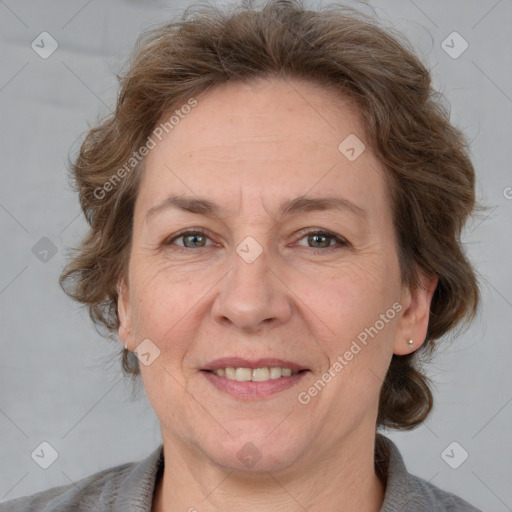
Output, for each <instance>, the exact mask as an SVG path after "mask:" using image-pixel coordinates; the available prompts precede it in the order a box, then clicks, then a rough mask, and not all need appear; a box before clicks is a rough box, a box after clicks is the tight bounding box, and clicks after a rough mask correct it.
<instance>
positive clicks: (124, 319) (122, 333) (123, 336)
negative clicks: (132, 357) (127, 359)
mask: <svg viewBox="0 0 512 512" xmlns="http://www.w3.org/2000/svg"><path fill="white" fill-rule="evenodd" d="M117 316H118V318H119V327H118V329H117V334H118V336H119V339H120V340H121V342H122V343H123V345H128V349H130V346H131V347H132V348H131V350H134V349H135V344H134V342H133V340H134V338H133V335H132V327H133V326H132V315H131V306H130V294H129V292H128V286H127V284H126V281H125V279H124V278H120V279H119V282H118V283H117Z"/></svg>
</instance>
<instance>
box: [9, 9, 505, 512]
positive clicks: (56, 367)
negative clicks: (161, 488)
mask: <svg viewBox="0 0 512 512" xmlns="http://www.w3.org/2000/svg"><path fill="white" fill-rule="evenodd" d="M188 5H189V3H186V2H178V1H169V2H164V1H161V2H157V1H153V2H151V1H136V0H133V1H126V0H125V1H123V0H115V1H108V2H107V1H100V0H92V1H91V0H89V1H86V0H60V1H58V0H48V1H45V2H33V1H29V0H19V1H15V0H5V1H2V2H0V27H1V28H0V34H1V36H0V37H1V41H2V52H1V64H0V69H1V70H2V71H1V74H0V102H1V107H0V109H1V110H0V122H1V134H0V144H1V152H0V154H1V169H2V177H1V186H0V223H1V243H2V246H1V247H2V258H1V266H0V308H1V329H2V337H1V352H0V435H1V444H0V463H1V469H0V500H7V499H11V498H15V497H18V496H23V495H26V494H31V493H34V492H37V491H41V490H44V489H47V488H49V487H53V486H57V485H64V484H69V483H70V482H76V481H77V480H79V479H80V478H82V477H85V476H87V475H89V474H91V473H93V472H96V471H99V470H101V469H104V468H107V467H111V466H114V465H117V464H121V463H124V462H129V461H135V460H139V459H141V458H144V457H145V456H146V455H148V454H149V453H150V451H151V450H153V449H154V448H155V447H156V446H157V445H158V444H159V443H160V442H161V437H160V430H159V424H158V421H157V418H156V416H155V415H154V413H153V411H152V409H151V407H150V405H149V404H148V402H147V399H146V397H145V395H144V393H141V397H140V398H139V399H138V400H135V401H131V400H130V388H129V386H128V385H126V384H125V383H124V382H123V379H122V375H121V371H120V365H119V362H118V360H117V354H118V353H119V351H120V349H121V345H120V343H114V342H111V341H110V342H109V341H106V340H104V339H103V338H101V337H100V336H99V335H98V334H97V333H96V332H95V330H94V329H93V327H92V324H91V322H90V320H89V319H88V316H87V314H86V312H85V311H84V310H81V309H80V307H79V306H77V305H76V304H74V303H72V301H71V300H70V299H68V298H67V297H66V296H65V295H64V293H63V292H62V291H61V290H60V288H59V285H58V276H59V273H60V271H61V268H62V267H63V265H64V262H65V257H66V254H67V253H68V251H69V248H70V247H72V246H74V245H77V243H78V241H79V239H80V237H81V236H82V235H83V234H84V232H85V227H86V226H85V222H84V219H83V217H82V216H81V214H80V210H79V207H78V203H77V199H76V196H75V195H74V193H73V192H72V190H71V189H70V187H69V184H68V178H67V161H68V156H72V155H74V154H75V151H76V149H77V147H78V144H79V142H80V140H81V138H82V136H83V134H84V133H85V131H86V130H87V129H88V127H89V126H92V125H94V124H95V123H96V122H97V120H98V117H99V116H102V115H104V114H106V113H107V112H108V109H109V108H111V107H112V105H113V103H114V101H115V97H116V91H117V81H116V77H115V74H116V73H117V72H119V71H120V70H121V66H122V65H123V64H124V62H125V59H126V57H127V56H128V55H129V54H130V51H131V49H132V46H133V43H134V41H135V39H136V37H137V35H138V34H139V33H140V32H141V31H142V30H143V29H147V28H149V27H151V26H152V25H154V24H155V23H158V22H160V21H162V20H169V19H171V18H173V17H176V16H178V15H179V14H180V12H181V11H182V9H183V8H184V7H187V6H188ZM316 5H319V4H316ZM349 5H356V6H357V5H359V6H360V9H361V10H362V11H363V12H365V13H367V14H372V13H373V14H374V15H376V16H378V17H379V18H380V19H381V21H383V22H384V23H386V24H388V25H390V26H393V27H395V28H397V29H398V30H400V31H402V33H404V34H405V35H406V36H407V37H408V38H409V39H410V41H411V42H412V44H413V45H414V47H415V48H416V49H417V52H418V53H419V55H420V56H421V58H422V60H423V61H424V62H425V63H426V64H427V65H428V67H429V68H430V69H432V75H433V79H434V83H435V86H436V88H438V89H439V90H441V91H442V92H443V93H444V95H445V98H446V99H447V101H448V103H449V104H450V105H451V117H452V121H453V122H454V123H455V124H456V125H457V126H458V127H460V128H462V129H463V130H464V131H465V133H466V134H467V136H468V138H469V140H470V141H471V151H472V157H473V160H474V163H475V166H476V169H477V174H478V195H479V199H480V200H481V201H482V202H483V203H484V204H485V205H487V206H488V210H487V211H486V212H485V213H484V214H482V215H481V216H479V217H478V218H475V219H474V221H473V222H472V223H471V224H470V225H469V226H468V228H467V230H466V232H465V234H464V242H465V244H466V248H467V251H468V253H469V255H470V258H471V259H472V261H473V263H474V264H475V265H476V267H477V269H478V272H479V275H480V280H481V284H482V299H483V302H482V308H481V311H480V314H479V316H478V318H477V319H476V321H475V322H474V323H473V325H472V326H471V328H470V329H469V330H468V331H467V332H465V333H464V334H463V335H462V336H461V337H460V338H459V339H457V340H456V341H455V342H453V343H446V344H445V345H442V347H441V349H440V351H439V354H438V357H437V358H436V359H435V361H434V362H433V363H432V364H431V365H430V366H429V372H430V375H431V376H432V378H433V380H434V382H435V384H436V389H435V401H436V402H435V403H436V405H435V409H434V411H433V413H432V415H431V416H430V417H429V419H428V421H427V422H426V424H425V425H423V426H421V427H419V428H417V429H416V430H413V431H411V432H389V433H388V435H389V436H390V437H391V438H392V439H393V440H394V441H395V442H396V443H397V444H398V446H399V447H400V449H401V451H402V453H403V455H404V458H405V461H406V464H407V466H408V469H409V471H411V472H412V473H415V474H417V475H419V476H421V477H422V478H425V479H426V480H429V481H431V482H432V483H433V484H435V485H437V486H440V487H441V488H443V489H446V490H450V491H452V492H454V493H455V494H458V495H460V496H462V497H464V498H465V499H467V500H468V501H470V502H472V503H473V504H475V505H476V506H478V507H479V508H481V509H483V510H487V511H495V512H502V511H508V510H512V487H511V486H510V474H511V471H512V466H511V461H512V447H511V420H512V403H511V402H512V385H511V384H512V372H511V371H510V367H511V364H512V340H511V334H510V333H511V328H512V322H511V317H512V278H511V273H510V261H511V259H510V254H511V252H512V239H511V233H512V230H511V220H512V188H511V187H512V174H511V172H510V168H511V167H510V161H511V157H512V122H511V121H512V60H511V58H510V50H511V44H512V36H511V32H510V26H511V24H512V1H511V0H500V1H496V0H485V1H484V0H478V1H477V0H472V1H468V0H452V1H449V2H446V1H445V0H435V1H432V0H430V1H426V0H415V1H412V0H393V1H391V0H388V1H372V2H369V3H366V4H362V3H361V4H359V3H357V2H353V3H352V4H349ZM42 32H48V33H49V34H50V35H51V37H52V38H53V39H54V40H55V41H56V43H57V44H58V48H57V50H56V51H55V52H54V53H53V54H52V55H50V56H49V57H48V58H42V57H41V56H40V55H39V54H38V53H36V51H35V49H33V47H32V46H31V44H32V42H33V41H35V42H36V43H37V42H38V41H40V39H41V37H42V36H40V34H41V33H42ZM453 32H457V33H458V34H459V35H460V37H459V35H453ZM44 37H46V38H47V36H44ZM447 38H448V39H447ZM45 41H46V44H45V49H46V51H48V50H49V49H51V44H50V43H51V40H50V39H48V38H47V39H45ZM443 41H447V42H445V43H443ZM466 43H467V45H468V48H467V49H466V50H465V51H464V52H463V53H462V54H461V55H460V56H458V57H457V58H454V55H455V54H456V53H458V52H459V51H460V50H461V49H462V48H463V47H465V45H466ZM447 45H448V48H449V47H451V50H448V48H447ZM41 46H42V45H41V43H39V47H41ZM36 48H37V47H36ZM42 50H43V49H42V48H39V51H40V52H41V51H42ZM445 50H448V51H445ZM449 53H451V54H452V55H450V54H449ZM45 251H46V252H45ZM54 253H55V254H54ZM42 442H48V443H49V444H50V445H51V446H52V447H53V448H54V449H55V450H56V452H57V454H58V458H57V460H56V461H55V462H54V463H53V464H52V465H51V466H50V467H49V468H48V469H42V468H41V467H40V466H39V465H38V464H37V463H36V462H35V460H34V458H35V457H32V456H31V454H33V453H34V450H36V449H40V444H41V443H42ZM453 442H456V443H458V444H457V445H452V447H451V448H449V450H448V453H453V454H454V456H456V457H458V458H460V457H462V456H463V454H464V453H465V452H467V454H468V458H467V460H465V461H464V463H463V464H461V465H460V466H459V467H458V468H457V469H453V468H452V467H450V465H448V464H447V463H446V462H445V460H446V456H445V457H444V458H443V456H442V453H443V452H444V451H445V449H446V448H447V447H449V445H451V443H453ZM453 446H455V451H454V452H450V450H452V449H453ZM462 450H464V451H462ZM445 453H446V452H445ZM461 454H462V455H461Z"/></svg>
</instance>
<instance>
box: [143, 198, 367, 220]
mask: <svg viewBox="0 0 512 512" xmlns="http://www.w3.org/2000/svg"><path fill="white" fill-rule="evenodd" d="M168 208H177V209H181V210H184V211H186V212H190V213H195V214H199V215H205V216H210V217H222V214H223V210H222V208H221V207H220V206H219V205H218V204H216V203H214V202H212V201H210V200H209V199H205V198H195V197H188V196H179V195H172V196H169V197H168V198H167V199H164V200H163V201H162V202H161V203H159V204H157V205H155V206H153V207H152V208H150V209H149V210H148V211H147V212H146V215H145V218H146V219H148V218H149V217H153V216H154V215H155V214H157V213H159V212H161V211H163V210H167V209H168ZM323 210H338V211H343V212H349V213H352V214H354V215H356V216H357V217H360V218H361V219H362V220H365V221H366V220H367V216H366V212H365V210H363V209H362V208H361V207H360V206H357V205H356V204H355V203H353V202H352V201H350V200H348V199H345V198H343V197H304V196H301V197H296V198H295V199H288V200H286V201H283V202H282V203H281V205H280V206H279V210H278V213H279V215H280V217H286V216H291V215H296V214H298V213H304V212H312V211H323Z"/></svg>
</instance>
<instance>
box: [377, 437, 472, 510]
mask: <svg viewBox="0 0 512 512" xmlns="http://www.w3.org/2000/svg"><path fill="white" fill-rule="evenodd" d="M377 444H378V445H379V450H380V454H381V455H380V457H381V461H382V467H381V471H382V472H383V474H385V478H386V492H385V496H384V503H383V505H382V508H381V511H380V512H396V511H397V510H414V511H415V512H482V511H481V510H479V509H477V508H475V507H474V506H472V505H470V504H469V503H468V502H467V501H465V500H463V499H462V498H460V497H458V496H456V495H455V494H452V493H450V492H447V491H443V490H442V489H440V488H439V487H436V486H435V485H433V484H431V483H429V482H427V481H426V480H423V479H422V478H419V477H417V476H414V475H411V474H410V473H409V472H408V471H407V469H406V467H405V463H404V461H403V458H402V456H401V454H400V452H399V450H398V448H397V446H396V445H395V444H394V443H393V442H392V441H391V440H390V439H388V438H387V437H384V436H382V435H380V434H379V435H378V439H377Z"/></svg>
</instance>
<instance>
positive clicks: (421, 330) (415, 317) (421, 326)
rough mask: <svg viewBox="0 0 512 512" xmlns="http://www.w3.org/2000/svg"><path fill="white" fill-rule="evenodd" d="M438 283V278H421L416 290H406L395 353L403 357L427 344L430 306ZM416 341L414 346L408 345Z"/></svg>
mask: <svg viewBox="0 0 512 512" xmlns="http://www.w3.org/2000/svg"><path fill="white" fill-rule="evenodd" d="M437 282H438V278H437V276H432V277H427V276H425V275H424V274H422V275H421V277H420V282H419V283H418V286H416V288H414V289H412V290H411V289H409V288H405V289H404V291H403V294H402V301H401V304H402V306H403V311H404V312H403V314H402V317H401V318H400V324H399V327H398V331H397V338H396V339H395V343H394V345H393V353H394V354H396V355H398V356H403V355H406V354H410V353H411V352H414V351H415V350H417V349H418V348H419V347H421V346H422V345H423V343H424V342H425V338H426V337H427V329H428V321H429V317H430V304H431V302H432V296H433V295H434V290H435V289H436V286H437ZM410 339H412V340H414V344H413V345H409V344H408V343H407V341H408V340H410Z"/></svg>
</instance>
